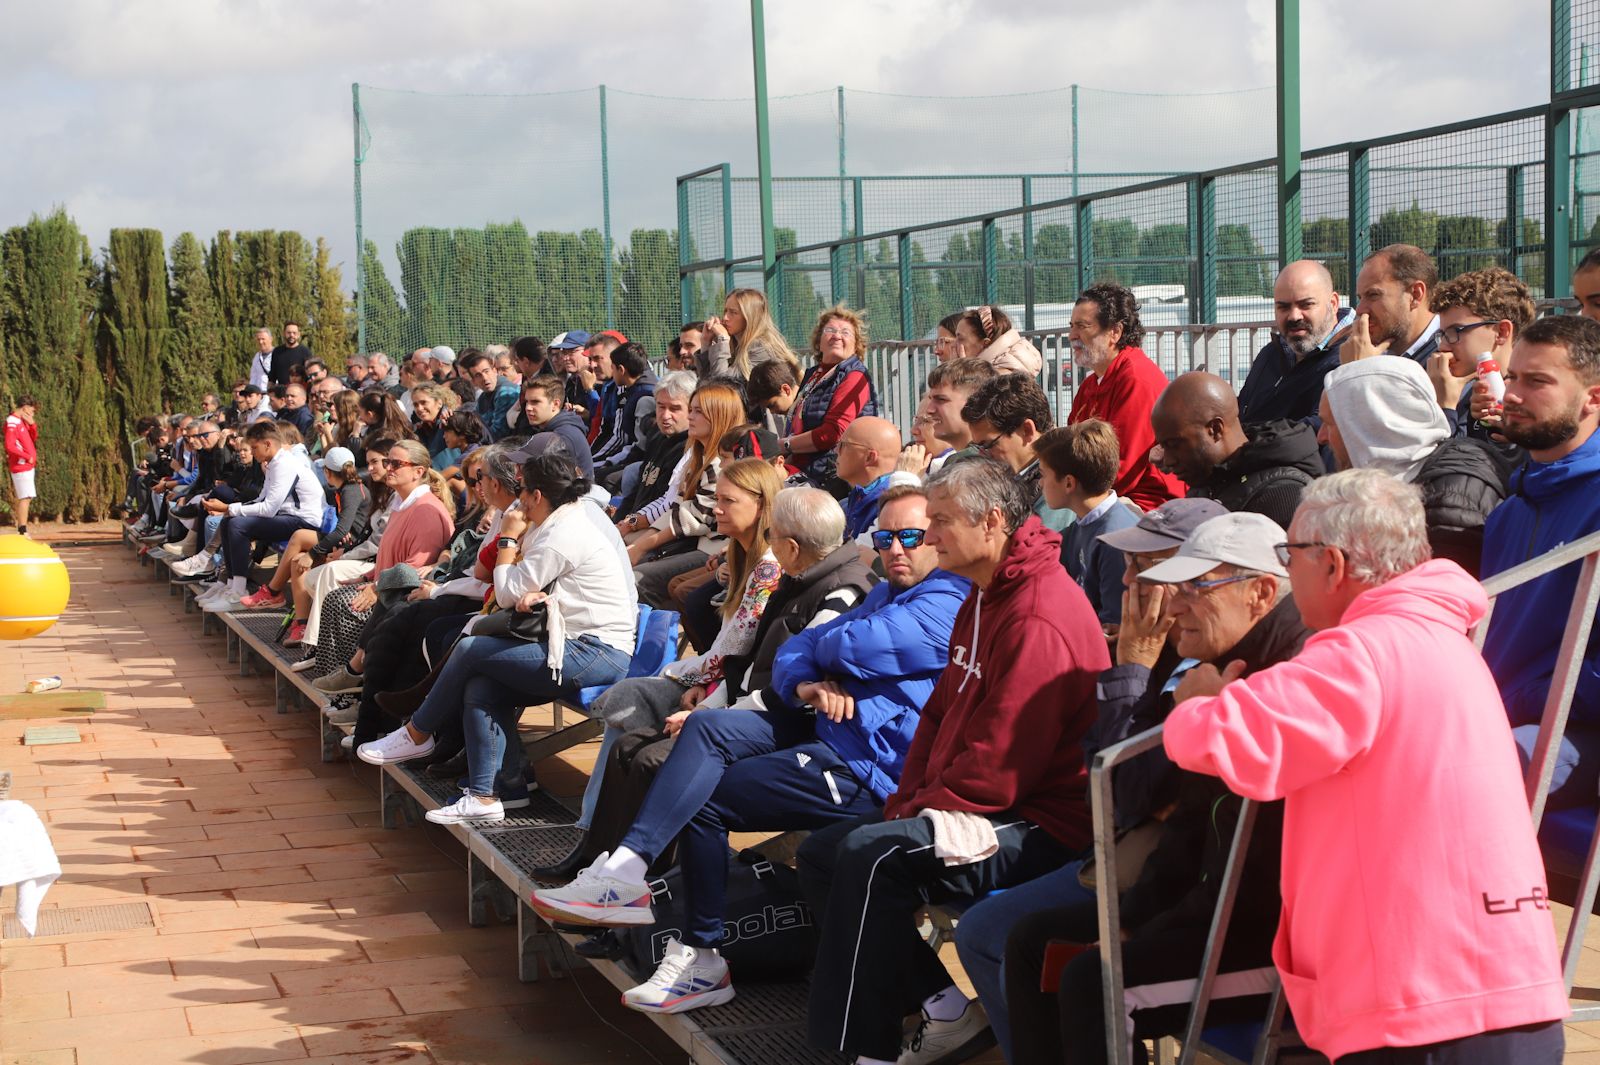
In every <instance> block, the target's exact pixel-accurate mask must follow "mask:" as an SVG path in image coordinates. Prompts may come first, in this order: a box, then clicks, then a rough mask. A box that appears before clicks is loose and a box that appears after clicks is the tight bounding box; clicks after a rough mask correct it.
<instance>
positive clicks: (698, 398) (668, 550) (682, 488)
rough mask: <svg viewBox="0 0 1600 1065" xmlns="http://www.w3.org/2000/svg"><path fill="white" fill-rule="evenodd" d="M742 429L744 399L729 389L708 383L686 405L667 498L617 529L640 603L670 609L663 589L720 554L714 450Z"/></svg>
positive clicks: (717, 464) (624, 521) (721, 384)
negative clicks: (684, 435) (683, 440)
mask: <svg viewBox="0 0 1600 1065" xmlns="http://www.w3.org/2000/svg"><path fill="white" fill-rule="evenodd" d="M743 423H744V398H743V397H742V396H740V395H739V390H738V389H737V388H735V387H733V385H731V384H726V383H724V382H720V381H708V382H706V383H705V384H702V385H701V386H700V387H699V388H697V389H695V392H694V395H693V396H692V397H691V398H690V400H689V446H688V447H686V448H685V449H684V452H683V458H682V459H680V460H679V461H678V468H677V469H675V470H673V471H672V487H671V488H669V489H668V490H667V494H666V495H664V496H662V497H661V498H659V499H657V500H655V501H654V502H652V503H650V504H648V505H647V506H645V507H644V508H643V509H642V510H640V511H639V512H638V513H635V514H630V515H629V516H628V517H627V518H624V519H623V520H622V521H620V522H618V523H617V531H618V532H620V533H622V534H623V536H624V537H625V538H626V539H627V541H628V558H629V560H630V561H631V562H632V563H633V573H634V576H635V577H636V578H637V579H638V581H639V600H640V601H641V602H644V603H648V604H650V605H651V606H654V607H660V608H662V609H671V608H672V607H671V597H670V596H669V595H668V594H667V584H668V582H669V581H671V580H672V578H674V577H676V576H678V574H680V573H687V572H688V571H689V570H692V569H695V568H696V567H698V566H704V565H705V564H706V560H707V559H709V558H710V557H711V553H712V552H713V551H719V550H721V540H720V538H719V537H718V535H717V531H716V518H715V515H714V514H713V513H712V511H713V509H714V508H715V506H716V493H717V473H718V469H719V467H720V461H719V460H718V457H717V445H718V444H719V443H721V442H722V438H723V437H724V436H726V435H727V433H728V430H730V429H733V428H734V427H736V426H738V425H741V424H743Z"/></svg>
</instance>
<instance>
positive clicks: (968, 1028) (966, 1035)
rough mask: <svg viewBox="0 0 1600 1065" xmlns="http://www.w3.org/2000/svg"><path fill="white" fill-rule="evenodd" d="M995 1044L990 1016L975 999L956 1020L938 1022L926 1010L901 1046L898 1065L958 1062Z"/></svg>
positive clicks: (930, 1064) (951, 1064) (946, 1064)
mask: <svg viewBox="0 0 1600 1065" xmlns="http://www.w3.org/2000/svg"><path fill="white" fill-rule="evenodd" d="M994 1045H995V1039H994V1029H993V1028H990V1027H989V1015H988V1014H986V1013H984V1012H983V1006H982V1005H981V1004H980V1003H979V1002H978V1000H977V999H972V1000H971V1001H969V1002H968V1003H967V1008H966V1009H965V1010H963V1011H962V1012H961V1016H959V1017H957V1018H956V1019H955V1020H953V1021H936V1020H934V1019H933V1018H932V1017H930V1016H928V1011H927V1010H923V1011H922V1020H921V1021H920V1022H918V1024H917V1030H916V1031H915V1032H913V1033H912V1034H911V1038H910V1040H908V1041H907V1042H906V1045H905V1046H903V1047H901V1049H900V1056H899V1057H898V1058H896V1059H895V1065H955V1063H956V1062H960V1061H966V1060H967V1059H968V1058H971V1057H976V1056H977V1055H978V1054H981V1053H982V1052H983V1051H985V1050H988V1049H989V1048H990V1047H992V1046H994Z"/></svg>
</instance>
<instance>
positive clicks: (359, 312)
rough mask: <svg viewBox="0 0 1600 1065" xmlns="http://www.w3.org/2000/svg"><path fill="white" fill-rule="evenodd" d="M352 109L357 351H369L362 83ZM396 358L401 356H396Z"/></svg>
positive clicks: (354, 90) (355, 86) (353, 87)
mask: <svg viewBox="0 0 1600 1065" xmlns="http://www.w3.org/2000/svg"><path fill="white" fill-rule="evenodd" d="M350 111H351V116H352V118H353V119H354V127H355V155H354V159H355V171H356V177H355V183H356V190H355V191H356V352H357V354H361V355H365V354H366V352H367V271H366V259H367V245H366V237H365V236H364V235H363V234H362V232H361V157H362V155H364V154H365V153H363V152H362V150H361V83H360V82H355V81H352V82H351V83H350ZM395 357H396V359H398V358H399V356H395Z"/></svg>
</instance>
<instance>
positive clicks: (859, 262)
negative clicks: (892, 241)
mask: <svg viewBox="0 0 1600 1065" xmlns="http://www.w3.org/2000/svg"><path fill="white" fill-rule="evenodd" d="M850 183H851V184H852V185H854V186H855V189H854V193H855V214H856V217H855V235H856V236H857V237H858V238H859V237H860V236H861V235H862V234H864V233H865V232H866V231H867V230H866V223H865V222H863V221H862V220H861V216H862V212H863V211H865V209H866V207H865V204H866V194H865V193H864V192H863V191H862V188H861V184H862V182H861V179H860V178H852V179H851V182H850ZM855 247H856V270H855V273H856V285H855V289H856V306H857V307H860V308H861V309H862V310H866V309H867V246H866V244H865V243H863V242H862V241H861V240H859V239H858V240H857V241H856V245H855Z"/></svg>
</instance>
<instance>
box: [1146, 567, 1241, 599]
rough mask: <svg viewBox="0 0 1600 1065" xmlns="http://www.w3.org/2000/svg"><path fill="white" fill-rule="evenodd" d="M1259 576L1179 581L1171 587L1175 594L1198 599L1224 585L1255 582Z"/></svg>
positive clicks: (1238, 575)
mask: <svg viewBox="0 0 1600 1065" xmlns="http://www.w3.org/2000/svg"><path fill="white" fill-rule="evenodd" d="M1259 576H1261V575H1260V574H1259V573H1238V574H1235V575H1234V576H1232V577H1218V578H1217V579H1216V580H1214V581H1179V582H1178V583H1177V584H1173V585H1169V587H1170V588H1171V589H1172V590H1173V592H1174V593H1175V594H1177V595H1181V596H1183V597H1184V598H1185V599H1198V598H1200V596H1201V595H1202V594H1204V593H1205V592H1209V591H1211V589H1213V588H1221V587H1222V586H1223V585H1224V584H1237V583H1238V582H1239V581H1250V580H1255V578H1257V577H1259Z"/></svg>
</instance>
